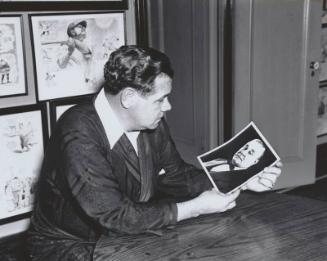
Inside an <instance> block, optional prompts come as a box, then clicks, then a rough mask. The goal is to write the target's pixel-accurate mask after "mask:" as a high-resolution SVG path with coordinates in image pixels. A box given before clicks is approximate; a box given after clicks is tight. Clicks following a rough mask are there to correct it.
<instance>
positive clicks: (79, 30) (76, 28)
mask: <svg viewBox="0 0 327 261" xmlns="http://www.w3.org/2000/svg"><path fill="white" fill-rule="evenodd" d="M86 27H87V22H86V21H84V20H83V21H76V22H72V23H70V24H69V25H68V28H67V34H68V36H69V37H72V38H74V39H78V40H80V41H83V40H84V39H85V38H86Z"/></svg>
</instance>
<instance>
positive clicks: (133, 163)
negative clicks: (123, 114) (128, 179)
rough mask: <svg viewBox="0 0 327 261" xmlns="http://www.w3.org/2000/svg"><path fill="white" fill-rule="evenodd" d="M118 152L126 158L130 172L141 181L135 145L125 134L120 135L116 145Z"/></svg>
mask: <svg viewBox="0 0 327 261" xmlns="http://www.w3.org/2000/svg"><path fill="white" fill-rule="evenodd" d="M114 149H115V150H116V151H117V152H120V153H121V154H122V155H123V157H124V159H125V160H126V165H127V168H128V170H129V171H130V173H132V175H133V176H134V177H135V178H136V180H137V181H138V182H141V175H140V166H139V159H138V157H137V154H136V152H135V150H134V148H133V145H132V144H131V142H130V141H129V139H128V138H127V136H126V135H125V133H124V134H123V135H122V136H121V137H120V139H119V140H118V141H117V143H116V144H115V146H114Z"/></svg>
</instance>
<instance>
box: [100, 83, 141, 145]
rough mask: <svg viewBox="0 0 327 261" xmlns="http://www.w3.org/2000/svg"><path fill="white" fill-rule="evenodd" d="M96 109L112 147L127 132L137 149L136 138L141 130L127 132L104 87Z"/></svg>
mask: <svg viewBox="0 0 327 261" xmlns="http://www.w3.org/2000/svg"><path fill="white" fill-rule="evenodd" d="M94 106H95V110H96V112H97V114H98V115H99V117H100V121H101V123H102V125H103V127H104V129H105V132H106V135H107V138H108V141H109V144H110V147H111V148H113V147H114V146H115V144H116V142H117V141H118V140H119V139H120V137H121V136H122V135H123V134H124V133H126V136H127V137H128V139H129V140H130V141H131V143H132V145H133V147H134V148H135V150H136V151H137V145H136V139H137V136H138V134H139V133H140V132H139V131H134V132H125V130H124V128H123V126H122V125H121V123H120V121H119V119H118V118H117V116H116V115H115V113H114V111H113V110H112V108H111V106H110V104H109V101H108V100H107V98H106V95H105V93H104V89H103V88H102V89H101V91H100V92H99V94H98V96H97V97H96V99H95V102H94Z"/></svg>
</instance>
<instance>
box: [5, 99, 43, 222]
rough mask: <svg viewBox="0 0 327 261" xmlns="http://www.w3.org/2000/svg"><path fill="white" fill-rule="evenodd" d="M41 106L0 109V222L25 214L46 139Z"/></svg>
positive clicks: (32, 195) (32, 192) (30, 206)
mask: <svg viewBox="0 0 327 261" xmlns="http://www.w3.org/2000/svg"><path fill="white" fill-rule="evenodd" d="M46 126H47V120H46V108H45V106H44V105H30V106H23V107H15V108H10V109H4V110H1V111H0V158H1V159H6V160H3V161H1V167H0V168H1V171H0V175H1V178H0V205H1V208H0V224H3V223H7V222H11V221H13V220H17V219H20V218H23V217H26V216H28V215H29V213H30V212H31V210H32V208H33V199H34V194H35V183H36V181H37V178H38V175H39V172H40V168H41V163H42V159H43V154H44V146H45V143H46V142H47V138H48V135H47V133H48V132H47V127H46Z"/></svg>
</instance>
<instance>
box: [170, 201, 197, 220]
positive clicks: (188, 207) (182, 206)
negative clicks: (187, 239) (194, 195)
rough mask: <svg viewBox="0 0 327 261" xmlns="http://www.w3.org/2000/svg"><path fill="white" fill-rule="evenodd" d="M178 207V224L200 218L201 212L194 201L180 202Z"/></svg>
mask: <svg viewBox="0 0 327 261" xmlns="http://www.w3.org/2000/svg"><path fill="white" fill-rule="evenodd" d="M176 206H177V222H178V221H181V220H184V219H188V218H192V217H197V216H199V215H200V214H201V213H200V210H199V209H198V208H197V206H196V203H195V201H194V199H191V200H189V201H185V202H180V203H177V204H176Z"/></svg>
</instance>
